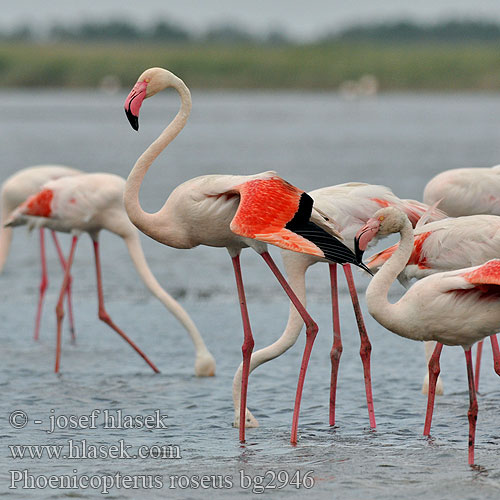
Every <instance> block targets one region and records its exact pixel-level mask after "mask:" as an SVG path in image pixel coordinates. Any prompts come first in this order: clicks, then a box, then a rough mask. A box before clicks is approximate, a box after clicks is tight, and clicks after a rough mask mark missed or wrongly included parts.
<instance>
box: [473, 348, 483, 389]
mask: <svg viewBox="0 0 500 500" xmlns="http://www.w3.org/2000/svg"><path fill="white" fill-rule="evenodd" d="M483 342H484V340H480V341H479V342H478V343H477V351H476V371H475V374H474V381H475V384H476V392H478V391H479V373H480V371H481V355H482V353H483Z"/></svg>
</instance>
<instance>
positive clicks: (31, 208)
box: [23, 189, 54, 217]
mask: <svg viewBox="0 0 500 500" xmlns="http://www.w3.org/2000/svg"><path fill="white" fill-rule="evenodd" d="M53 198H54V193H53V192H52V190H50V189H44V190H42V191H40V192H39V193H37V194H34V195H33V196H30V197H29V198H28V199H27V200H26V201H25V202H24V207H23V208H24V210H23V212H24V213H25V214H26V215H35V216H37V217H50V215H51V214H52V207H51V205H52V199H53Z"/></svg>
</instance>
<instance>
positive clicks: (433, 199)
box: [424, 165, 500, 391]
mask: <svg viewBox="0 0 500 500" xmlns="http://www.w3.org/2000/svg"><path fill="white" fill-rule="evenodd" d="M499 193H500V165H496V166H495V167H490V168H455V169H452V170H445V171H444V172H441V173H439V174H438V175H436V176H435V177H433V178H432V179H431V180H430V181H429V182H428V183H427V185H426V186H425V188H424V202H426V203H429V204H431V205H433V204H435V203H439V207H440V208H441V209H442V210H444V211H445V212H446V213H447V214H448V215H449V216H450V217H461V216H465V215H479V214H486V215H500V195H499ZM497 255H498V254H497ZM491 342H492V346H493V349H494V350H495V349H496V352H498V342H497V338H496V335H495V336H492V337H491ZM482 350H483V341H482V340H481V341H480V342H478V344H477V353H476V371H475V376H474V380H475V383H476V391H477V390H478V387H479V374H480V369H481V353H482ZM495 369H496V368H495Z"/></svg>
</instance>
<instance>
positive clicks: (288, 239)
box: [230, 177, 324, 257]
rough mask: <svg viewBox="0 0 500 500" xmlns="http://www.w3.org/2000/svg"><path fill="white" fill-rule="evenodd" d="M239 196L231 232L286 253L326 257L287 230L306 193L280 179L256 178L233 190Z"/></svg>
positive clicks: (310, 243) (307, 242)
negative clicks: (280, 249)
mask: <svg viewBox="0 0 500 500" xmlns="http://www.w3.org/2000/svg"><path fill="white" fill-rule="evenodd" d="M234 190H235V191H236V192H238V193H239V194H240V204H239V206H238V210H237V211H236V214H235V216H234V218H233V220H232V221H231V226H230V227H231V231H233V232H234V233H236V234H238V235H240V236H244V237H246V238H252V239H256V240H259V241H263V242H266V243H271V244H272V245H275V246H277V247H280V248H284V249H286V250H293V251H295V252H300V253H307V254H310V255H316V256H318V257H324V254H323V251H322V250H321V249H320V248H319V247H317V246H316V245H315V244H314V243H312V242H311V241H309V240H307V239H306V238H303V237H302V236H300V235H298V234H295V233H294V232H292V231H290V230H288V229H286V227H285V226H286V224H287V223H288V222H290V221H291V220H292V219H293V217H294V216H295V214H296V213H297V210H298V208H299V203H300V197H301V195H302V193H303V192H304V191H302V190H301V189H298V188H296V187H294V186H292V185H291V184H289V183H288V182H286V181H284V180H283V179H281V178H280V177H273V178H271V179H256V180H253V181H249V182H245V183H244V184H240V185H239V186H236V187H235V188H234Z"/></svg>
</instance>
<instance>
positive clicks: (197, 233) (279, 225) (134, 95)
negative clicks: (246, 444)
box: [124, 68, 364, 443]
mask: <svg viewBox="0 0 500 500" xmlns="http://www.w3.org/2000/svg"><path fill="white" fill-rule="evenodd" d="M167 87H173V88H174V89H175V90H176V91H177V92H178V94H179V96H180V98H181V107H180V109H179V112H178V113H177V115H176V116H175V118H174V119H173V120H172V121H171V122H170V124H169V125H168V126H167V127H166V128H165V129H164V130H163V132H162V133H161V134H160V135H159V137H158V138H157V139H156V140H155V141H154V142H153V143H152V144H151V145H150V146H149V147H148V148H147V149H146V151H145V152H144V153H143V154H142V155H141V156H140V158H139V159H138V160H137V162H136V164H135V165H134V168H133V169H132V171H131V173H130V175H129V177H128V180H127V185H126V187H125V195H124V200H125V208H126V210H127V213H128V215H129V217H130V220H131V221H132V222H133V223H134V224H135V225H136V226H137V227H138V228H139V229H140V230H141V231H142V232H144V233H145V234H147V235H149V236H150V237H152V238H154V239H156V240H157V241H159V242H160V243H163V244H165V245H168V246H171V247H175V248H193V247H196V246H198V245H208V246H213V247H226V248H227V250H228V251H229V254H230V256H231V258H232V262H233V268H234V272H235V276H236V284H237V289H238V296H239V300H240V307H241V315H242V321H243V331H244V342H243V346H242V352H243V375H242V386H241V387H242V389H241V404H240V441H242V442H243V441H244V439H245V425H244V424H245V410H246V399H247V384H248V373H249V366H250V357H251V354H252V350H253V345H254V342H253V336H252V331H251V328H250V321H249V317H248V313H247V308H246V301H245V293H244V288H243V281H242V276H241V270H240V261H239V255H240V252H241V249H242V248H245V247H251V248H253V249H254V250H255V251H256V252H257V253H259V255H261V256H262V258H263V259H264V260H265V262H266V263H267V264H268V266H269V267H270V269H271V270H272V272H273V273H274V275H275V276H276V277H277V279H278V281H279V282H280V284H281V285H282V286H283V288H284V290H285V291H286V293H287V294H288V296H289V297H290V300H291V301H292V302H293V304H294V306H295V307H296V308H297V310H298V311H299V314H300V315H301V317H302V319H303V321H304V322H305V324H306V338H307V340H306V347H305V350H304V355H303V359H302V365H301V369H300V375H299V382H298V385H297V395H296V400H295V408H294V416H293V422H292V435H291V442H292V443H296V442H297V427H298V416H299V407H300V399H301V395H302V387H303V383H304V377H305V373H306V369H307V364H308V361H309V356H310V353H311V349H312V345H313V342H314V339H315V337H316V334H317V330H318V327H317V325H316V324H315V323H314V321H313V320H312V318H311V317H310V316H309V314H308V313H307V311H306V310H305V308H304V306H303V305H302V303H301V302H300V300H299V299H298V298H297V297H296V295H295V294H294V293H293V291H292V289H291V288H290V286H289V284H288V283H287V282H286V280H285V278H284V277H283V275H282V274H281V272H280V271H279V269H278V267H277V266H276V265H275V263H274V261H273V260H272V258H271V256H270V254H269V253H268V251H267V245H266V244H267V243H271V244H273V245H276V246H278V247H280V248H284V249H287V250H293V251H296V252H301V253H307V254H310V255H315V256H317V257H320V258H326V259H327V260H329V261H331V262H339V263H344V262H349V263H352V264H356V265H358V266H360V267H363V268H364V265H363V264H362V263H361V261H360V257H359V256H356V255H355V254H354V253H353V252H352V251H351V250H350V249H349V248H348V247H346V246H345V245H344V244H343V243H341V242H340V241H339V240H338V239H337V238H335V237H334V236H332V234H333V233H334V232H335V231H334V230H333V228H332V227H330V226H329V224H327V221H326V220H325V218H324V217H323V216H322V215H320V214H319V213H318V212H316V211H315V210H314V208H313V200H312V198H311V197H310V196H308V195H307V194H306V193H304V192H303V191H302V190H300V189H297V188H296V187H294V186H292V185H291V184H289V183H287V182H286V181H284V180H283V179H282V178H281V177H279V176H278V175H277V174H276V173H275V172H263V173H260V174H256V175H205V176H201V177H196V178H194V179H191V180H189V181H186V182H184V183H183V184H181V185H180V186H178V187H177V188H175V189H174V191H173V192H172V193H171V194H170V196H169V197H168V199H167V201H166V202H165V204H164V205H163V207H162V208H161V209H160V210H159V211H158V212H156V213H153V214H150V213H146V212H145V211H144V210H143V209H142V207H141V205H140V203H139V190H140V187H141V184H142V181H143V179H144V176H145V175H146V172H147V170H148V169H149V167H150V166H151V164H152V163H153V161H154V160H155V159H156V158H157V156H158V155H159V154H160V153H161V152H162V151H163V150H164V149H165V148H166V147H167V146H168V144H169V143H170V142H171V141H172V140H173V139H174V138H175V137H176V136H177V134H179V132H180V131H181V130H182V129H183V127H184V125H185V124H186V121H187V119H188V117H189V113H190V111H191V94H190V92H189V89H188V88H187V87H186V85H185V84H184V82H183V81H182V80H181V79H180V78H178V77H177V76H175V75H174V74H172V73H171V72H169V71H167V70H164V69H162V68H150V69H148V70H146V71H145V72H144V73H143V74H142V75H141V76H140V77H139V79H138V81H137V83H136V84H135V86H134V88H133V89H132V91H131V92H130V94H129V95H128V96H127V98H126V100H125V112H126V114H127V117H128V119H129V121H130V123H131V125H132V127H133V128H134V129H136V130H137V129H138V127H139V110H140V107H141V105H142V102H143V101H144V99H145V98H148V97H151V96H153V95H155V94H156V93H157V92H159V91H161V90H163V89H165V88H167ZM325 228H328V229H329V230H330V232H327V231H326V230H325Z"/></svg>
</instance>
